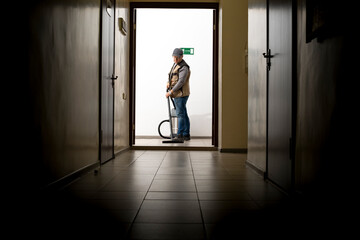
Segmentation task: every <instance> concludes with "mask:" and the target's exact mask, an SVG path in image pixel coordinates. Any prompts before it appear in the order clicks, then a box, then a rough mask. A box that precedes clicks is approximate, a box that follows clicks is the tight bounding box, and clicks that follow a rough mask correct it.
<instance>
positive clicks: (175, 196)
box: [145, 191, 197, 200]
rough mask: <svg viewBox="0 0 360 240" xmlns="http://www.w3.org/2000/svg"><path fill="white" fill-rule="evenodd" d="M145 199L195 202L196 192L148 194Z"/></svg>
mask: <svg viewBox="0 0 360 240" xmlns="http://www.w3.org/2000/svg"><path fill="white" fill-rule="evenodd" d="M145 199H167V200H197V194H196V192H195V191H194V192H148V193H147V194H146V198H145Z"/></svg>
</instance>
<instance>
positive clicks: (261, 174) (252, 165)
mask: <svg viewBox="0 0 360 240" xmlns="http://www.w3.org/2000/svg"><path fill="white" fill-rule="evenodd" d="M245 164H246V165H247V166H248V167H250V168H251V169H252V170H254V171H255V172H256V173H257V174H259V175H260V176H262V177H263V178H264V179H266V172H264V171H263V170H261V169H260V168H258V167H257V166H255V165H254V164H252V163H251V162H249V161H247V160H246V161H245Z"/></svg>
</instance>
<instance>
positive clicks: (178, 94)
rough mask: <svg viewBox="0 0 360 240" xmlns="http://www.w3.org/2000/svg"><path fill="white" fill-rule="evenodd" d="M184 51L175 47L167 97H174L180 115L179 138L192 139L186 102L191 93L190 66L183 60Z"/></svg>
mask: <svg viewBox="0 0 360 240" xmlns="http://www.w3.org/2000/svg"><path fill="white" fill-rule="evenodd" d="M183 55H184V53H183V51H182V49H180V48H175V49H174V51H173V54H172V56H173V60H174V64H173V66H172V68H171V70H170V73H169V82H168V83H167V89H169V91H168V92H167V93H166V97H167V98H168V97H172V98H174V102H175V108H176V114H177V117H178V132H177V138H179V139H184V140H185V141H188V140H190V120H189V116H188V114H187V109H186V103H187V100H188V99H189V95H190V84H189V79H190V67H189V65H188V64H187V63H186V62H185V61H184V60H183Z"/></svg>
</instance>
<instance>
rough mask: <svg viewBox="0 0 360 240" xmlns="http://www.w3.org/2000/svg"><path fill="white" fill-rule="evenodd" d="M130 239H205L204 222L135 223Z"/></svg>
mask: <svg viewBox="0 0 360 240" xmlns="http://www.w3.org/2000/svg"><path fill="white" fill-rule="evenodd" d="M129 237H130V239H154V240H155V239H163V240H165V239H167V240H169V239H174V240H184V239H186V240H205V239H206V238H205V231H204V227H203V224H149V223H134V224H133V225H132V228H131V230H130V234H129Z"/></svg>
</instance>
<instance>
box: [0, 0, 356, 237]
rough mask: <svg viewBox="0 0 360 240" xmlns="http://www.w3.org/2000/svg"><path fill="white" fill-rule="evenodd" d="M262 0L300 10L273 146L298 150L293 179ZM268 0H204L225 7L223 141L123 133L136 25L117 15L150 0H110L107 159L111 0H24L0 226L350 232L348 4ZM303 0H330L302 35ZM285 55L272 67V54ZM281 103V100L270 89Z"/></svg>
mask: <svg viewBox="0 0 360 240" xmlns="http://www.w3.org/2000/svg"><path fill="white" fill-rule="evenodd" d="M269 1H270V2H272V3H274V5H275V6H274V7H276V4H278V3H279V6H280V7H279V9H281V3H283V2H286V3H290V2H291V4H292V5H291V9H290V10H291V12H292V14H293V15H292V16H291V17H292V18H291V19H292V20H293V21H294V22H292V23H291V24H288V25H289V26H291V27H292V28H291V33H292V37H293V39H292V41H291V44H292V45H291V47H292V48H291V49H290V50H291V51H290V52H291V54H293V55H292V56H293V57H292V58H291V59H292V61H293V62H292V63H291V77H290V78H289V79H287V81H292V83H293V86H292V89H291V94H293V95H291V97H292V98H291V101H293V102H292V104H293V105H292V107H293V112H292V115H291V124H292V125H291V126H292V127H293V129H291V130H292V131H291V133H292V134H293V135H292V136H291V137H292V138H291V139H285V140H286V141H284V142H282V143H284V144H282V145H281V147H283V146H286V149H285V148H277V147H278V145H276V144H277V141H276V137H277V136H276V134H274V135H273V136H275V138H274V139H275V140H274V141H271V143H272V144H274V145H275V146H273V148H272V150H273V151H274V152H273V153H275V154H274V155H275V156H276V154H277V151H282V153H284V152H285V153H287V152H290V154H289V155H291V156H289V157H288V158H287V159H286V160H288V161H292V162H291V164H289V165H291V168H290V170H291V173H290V177H291V178H289V179H290V180H291V182H290V183H291V184H290V190H289V191H288V192H287V194H285V193H283V192H282V191H280V190H279V189H278V187H277V186H276V185H275V184H274V182H272V181H271V179H269V178H268V177H269V175H267V174H268V173H269V172H268V169H267V164H268V159H267V150H268V149H267V148H266V147H267V144H268V142H267V141H268V139H267V136H266V133H267V130H268V129H267V125H266V124H267V120H268V119H267V118H266V117H267V115H266V113H267V104H268V103H267V102H266V94H267V92H266V90H267V85H266V84H267V82H266V81H267V78H266V59H265V58H264V56H263V53H264V51H266V46H265V47H264V45H266V41H265V40H266V34H265V33H266V29H265V28H266V24H265V23H266V13H267V12H266V9H265V7H266V6H267V5H266V3H267V2H269ZM269 1H266V0H251V1H250V0H249V1H245V0H239V1H227V0H209V1H206V0H203V1H200V0H199V1H196V2H202V3H209V2H210V3H211V4H212V5H213V4H215V5H216V6H218V10H219V16H218V18H219V19H218V21H219V25H218V26H219V29H217V30H218V32H216V33H218V38H219V45H218V49H217V50H218V56H217V57H218V60H219V69H217V70H218V77H219V83H218V85H219V86H218V87H219V93H218V98H219V103H218V104H219V116H218V117H219V123H218V126H216V130H217V134H218V138H219V145H218V147H217V149H211V150H209V151H205V150H204V149H202V151H197V150H196V149H191V150H187V149H185V150H184V149H172V150H168V149H166V150H155V149H149V148H146V149H139V148H133V147H134V146H132V144H131V141H130V137H129V135H130V132H131V131H132V128H133V126H132V125H131V123H130V122H131V121H130V120H129V116H130V113H131V111H130V109H131V106H130V105H131V103H130V99H131V91H130V90H131V89H130V88H131V83H132V82H131V78H130V72H131V68H130V62H131V61H130V56H131V48H130V45H131V44H130V38H131V32H130V26H128V29H127V30H128V31H127V35H124V34H123V33H122V32H121V31H120V30H119V22H120V21H118V20H119V18H122V19H123V20H124V21H125V22H127V23H129V22H131V21H130V15H131V14H130V9H131V8H130V5H131V3H132V2H141V1H140V0H138V1H136V0H134V1H130V0H118V1H115V5H116V7H115V19H116V20H115V21H114V26H115V27H114V29H115V37H114V38H115V46H114V48H115V57H114V58H115V59H114V62H115V67H114V69H115V70H114V72H115V75H116V76H119V78H118V79H117V80H116V82H115V84H114V85H113V88H114V119H113V120H114V129H113V132H114V134H113V135H114V136H111V134H110V135H109V139H111V138H112V137H113V139H114V142H113V146H110V148H107V149H108V150H109V152H110V155H113V156H114V158H112V159H110V160H109V161H104V162H105V163H104V164H101V161H100V160H101V151H102V149H101V147H102V129H101V125H100V122H101V119H100V117H101V113H100V110H101V100H100V92H101V87H100V83H101V73H102V72H101V71H102V70H101V64H102V62H101V61H102V59H101V51H102V50H101V47H102V45H101V17H102V16H103V15H102V14H101V10H104V8H103V7H104V5H102V4H103V3H105V2H106V3H107V4H108V3H109V2H114V1H110V0H109V1H105V0H104V1H103V0H102V1H100V0H66V1H61V0H36V1H20V2H22V3H21V4H20V3H19V6H21V7H19V8H20V9H19V11H20V12H19V15H20V17H19V18H18V21H16V24H14V23H7V24H6V26H7V27H8V29H7V30H9V32H6V33H7V35H6V39H7V40H9V44H8V45H4V46H5V51H6V58H5V60H4V66H5V69H6V72H5V73H4V74H6V77H3V82H4V83H5V86H4V87H3V91H4V94H3V97H4V96H5V97H6V100H4V101H3V105H5V109H3V120H4V121H5V123H4V124H3V128H4V131H5V133H6V135H5V136H4V137H3V140H4V141H3V142H5V144H3V149H4V152H3V155H2V160H3V163H4V166H3V169H2V170H3V172H2V173H3V174H2V176H3V179H4V180H3V183H2V184H3V185H2V186H3V188H4V189H5V191H4V193H3V194H2V199H3V200H4V204H3V209H4V211H3V212H4V213H5V214H4V215H2V216H3V220H4V221H5V225H4V226H3V228H4V229H5V230H6V234H4V236H10V237H8V238H11V239H28V238H36V239H69V238H79V239H89V238H90V239H95V238H96V239H168V240H171V239H184V240H187V239H204V240H210V239H245V238H246V239H247V238H252V239H254V238H255V239H264V238H281V239H309V238H318V239H327V238H330V237H331V238H337V239H352V238H354V236H355V237H356V236H357V235H358V233H357V231H358V229H357V226H358V225H359V221H358V213H359V211H358V200H359V197H358V194H357V191H358V188H359V185H358V183H359V180H358V164H357V162H358V157H357V155H358V152H357V150H358V143H359V140H358V139H359V138H358V132H359V131H358V130H359V127H358V126H359V121H358V120H359V117H358V116H357V115H356V113H357V110H356V109H358V98H357V97H358V93H357V91H358V87H357V86H358V80H357V79H358V77H357V75H358V71H357V70H358V63H359V60H358V55H357V54H356V52H357V51H358V50H357V49H358V47H357V46H358V43H357V39H358V37H356V36H355V34H356V33H357V32H356V29H357V22H358V20H355V18H356V16H357V14H354V9H355V8H354V7H351V6H352V5H351V4H350V3H349V1H342V2H341V3H340V2H339V3H337V2H336V1H322V0H316V1H315V0H314V1H306V0H297V1H289V0H269ZM146 2H149V1H146ZM163 2H166V1H163ZM170 2H177V1H170ZM185 2H191V1H185ZM310 2H313V3H322V4H323V5H321V4H320V5H316V4H315V5H313V6H314V10H319V9H320V10H322V9H321V7H324V9H325V10H326V11H328V12H327V13H331V14H330V15H327V17H328V18H327V25H325V27H324V28H321V30H322V31H323V32H320V33H314V35H315V36H317V37H314V36H310V37H313V38H311V39H308V38H309V36H308V35H309V34H308V33H307V31H309V30H308V29H307V24H308V22H309V19H311V15H310V16H308V15H309V14H307V13H309V11H307V10H308V7H307V6H306V4H307V3H310ZM325 3H326V4H325ZM327 3H331V4H332V5H331V7H329V8H327V7H326V6H327ZM110 5H111V4H110ZM264 6H265V7H264ZM319 6H320V7H319ZM317 7H319V8H318V9H317ZM7 9H14V5H13V4H12V5H11V6H7ZM279 9H275V10H274V11H273V12H274V13H276V12H277V10H279ZM287 10H289V8H288V9H287ZM329 16H330V18H329ZM317 17H319V16H317ZM320 17H321V11H320ZM247 19H249V22H247ZM239 23H243V24H239ZM253 23H256V24H258V25H261V26H262V28H257V27H256V26H255V27H254V25H252V24H253ZM248 24H249V25H248ZM275 25H276V23H275ZM315 25H316V24H315ZM315 25H314V26H315ZM332 27H335V28H334V29H332ZM111 29H113V28H111ZM263 29H265V31H263ZM354 29H355V30H354ZM248 30H249V31H248ZM254 30H255V31H254ZM259 32H260V33H264V34H258V33H259ZM248 33H249V35H248ZM316 34H318V35H316ZM262 40H264V41H262ZM275 42H276V41H275ZM289 42H290V40H289ZM279 45H281V44H279ZM248 46H249V48H247V47H248ZM247 54H248V55H247ZM247 57H248V58H247ZM276 57H278V58H281V57H282V55H281V54H277V55H276ZM276 57H274V59H272V60H273V65H272V69H276ZM247 60H248V66H247V62H246V61H247ZM165 74H167V73H165ZM272 80H275V78H273V79H272ZM280 89H281V87H280ZM146 97H148V96H146ZM150 98H151V97H149V99H150ZM287 103H288V102H287ZM275 109H279V108H278V107H277V106H276V105H275ZM275 115H276V114H275ZM279 125H280V126H281V124H279ZM110 132H111V131H110ZM279 146H280V145H279ZM111 147H113V149H112V148H111ZM285 155H286V154H285ZM287 156H288V155H286V157H287ZM286 160H285V161H286ZM273 163H274V162H273ZM274 165H275V167H276V166H277V164H273V167H274ZM287 169H289V168H287ZM287 173H288V172H286V174H287ZM275 174H276V172H275Z"/></svg>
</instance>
